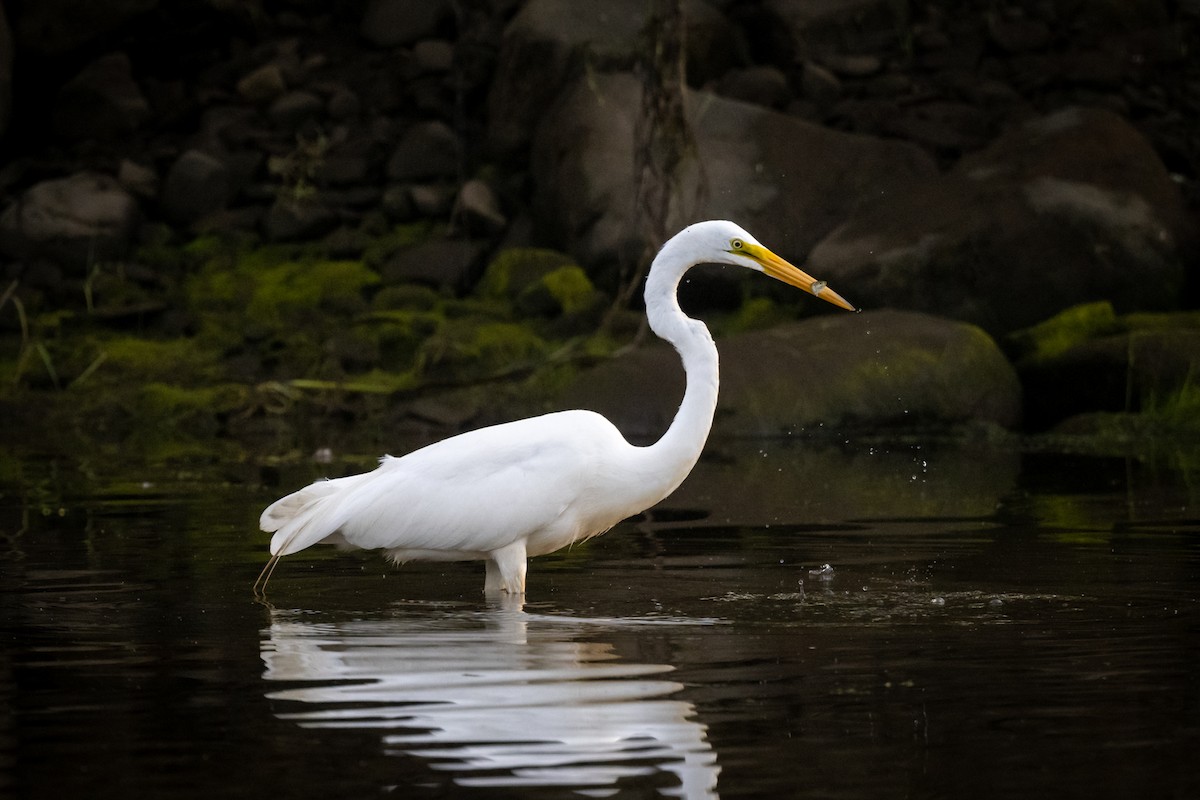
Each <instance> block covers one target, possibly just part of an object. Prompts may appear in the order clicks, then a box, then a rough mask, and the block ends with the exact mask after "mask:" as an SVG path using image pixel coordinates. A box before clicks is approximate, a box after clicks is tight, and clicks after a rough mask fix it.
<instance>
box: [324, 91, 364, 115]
mask: <svg viewBox="0 0 1200 800" xmlns="http://www.w3.org/2000/svg"><path fill="white" fill-rule="evenodd" d="M361 110H362V101H360V100H359V99H358V95H357V94H355V93H354V92H353V91H351V90H350V89H349V88H348V87H345V86H339V87H338V88H337V89H335V90H334V91H333V92H332V93H331V94H330V95H329V103H328V105H327V107H326V111H327V112H328V113H329V116H330V118H331V119H336V120H347V119H353V118H354V117H357V116H358V112H359V111H361Z"/></svg>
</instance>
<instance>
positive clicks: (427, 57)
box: [412, 39, 454, 72]
mask: <svg viewBox="0 0 1200 800" xmlns="http://www.w3.org/2000/svg"><path fill="white" fill-rule="evenodd" d="M412 56H413V67H414V69H416V71H417V72H449V71H450V68H451V67H453V66H454V45H453V44H451V43H450V42H447V41H445V40H444V39H429V40H426V41H423V42H417V43H416V44H415V45H413V49H412Z"/></svg>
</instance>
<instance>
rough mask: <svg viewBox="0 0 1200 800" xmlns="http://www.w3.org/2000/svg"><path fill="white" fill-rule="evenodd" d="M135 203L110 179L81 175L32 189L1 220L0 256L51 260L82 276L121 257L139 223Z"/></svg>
mask: <svg viewBox="0 0 1200 800" xmlns="http://www.w3.org/2000/svg"><path fill="white" fill-rule="evenodd" d="M140 216H141V215H140V210H139V208H138V204H137V201H136V200H135V199H134V198H133V196H132V195H131V194H129V192H127V191H126V190H125V189H124V188H123V187H122V186H121V185H120V184H119V183H118V182H117V181H116V179H114V178H112V177H111V176H108V175H102V174H100V173H95V172H79V173H76V174H74V175H70V176H68V177H66V178H56V179H53V180H48V181H43V182H41V183H38V184H35V185H34V186H32V187H30V188H29V189H28V190H27V191H26V192H25V193H24V194H23V195H22V196H21V198H20V199H19V200H17V201H16V202H14V203H12V204H10V205H9V207H8V208H7V209H5V211H4V214H3V215H2V216H0V252H3V253H4V254H5V255H8V256H10V257H12V258H20V259H35V258H49V259H53V260H57V261H59V262H60V263H62V264H63V265H64V266H66V267H68V268H71V269H74V270H77V271H78V272H79V273H82V272H83V271H84V270H85V269H86V268H87V267H88V266H89V265H90V264H92V263H94V262H95V260H96V259H98V258H113V257H117V256H120V255H123V254H124V253H125V251H126V250H127V249H128V247H129V243H130V239H131V237H132V236H133V233H134V231H135V229H136V228H137V224H138V221H139V219H140Z"/></svg>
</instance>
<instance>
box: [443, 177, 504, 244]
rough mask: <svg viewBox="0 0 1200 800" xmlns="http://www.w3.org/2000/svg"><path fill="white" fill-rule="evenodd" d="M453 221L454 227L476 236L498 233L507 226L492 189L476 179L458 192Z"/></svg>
mask: <svg viewBox="0 0 1200 800" xmlns="http://www.w3.org/2000/svg"><path fill="white" fill-rule="evenodd" d="M453 219H454V224H455V226H456V227H460V228H462V229H463V230H464V231H466V232H467V233H473V234H477V235H486V234H493V233H499V232H500V231H502V230H504V226H505V225H507V224H508V219H507V218H506V217H505V216H504V212H503V211H502V210H501V209H500V201H499V200H498V199H497V198H496V193H495V192H493V191H492V187H490V186H488V185H487V184H486V183H484V182H483V181H481V180H479V179H477V178H474V179H472V180H469V181H467V182H466V183H464V184H463V186H462V188H461V189H459V190H458V197H457V198H456V199H455V201H454V211H453Z"/></svg>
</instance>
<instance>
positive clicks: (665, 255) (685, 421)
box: [255, 221, 853, 594]
mask: <svg viewBox="0 0 1200 800" xmlns="http://www.w3.org/2000/svg"><path fill="white" fill-rule="evenodd" d="M700 263H724V264H733V265H737V266H743V267H747V268H750V269H755V270H758V271H761V272H766V273H767V274H768V275H771V276H772V277H775V278H778V279H780V280H783V281H785V282H787V283H790V284H792V285H795V286H799V287H800V288H803V289H805V290H807V291H810V292H812V293H813V294H815V295H817V296H818V297H820V298H821V299H823V300H828V301H829V302H831V303H834V304H835V305H838V306H840V307H842V308H846V309H849V310H853V307H852V306H851V305H850V304H849V303H847V302H846V301H845V300H843V299H842V298H841V297H840V296H838V295H837V293H836V292H833V291H832V290H829V289H827V288H826V287H825V285H824V283H821V282H818V281H814V280H813V279H812V278H811V277H810V276H808V275H806V274H805V273H804V272H802V271H800V270H799V269H797V268H796V267H794V266H792V265H791V264H788V263H787V262H786V261H784V260H783V259H781V258H779V257H778V256H776V255H774V254H773V253H771V252H770V251H769V250H767V249H766V248H765V247H763V246H762V245H760V244H758V243H757V242H756V241H755V240H754V239H753V238H752V237H751V236H750V235H749V234H747V233H746V232H745V231H743V230H742V229H741V228H739V227H738V226H736V225H734V224H733V223H731V222H724V221H711V222H702V223H698V224H696V225H692V226H690V227H688V228H685V229H684V230H683V231H681V232H680V233H678V234H677V235H676V236H675V237H673V238H672V239H671V240H670V241H668V242H667V244H666V245H664V246H663V248H662V250H661V251H660V252H659V254H658V256H657V257H656V258H655V260H654V263H653V264H652V265H651V268H650V273H649V275H648V277H647V280H646V313H647V316H648V319H649V322H650V327H651V329H652V330H654V332H655V333H656V334H658V335H659V336H661V337H662V338H664V339H666V340H667V341H669V342H671V344H673V345H674V346H675V348H676V350H677V351H678V352H679V354H680V357H681V358H682V360H683V367H684V371H685V372H686V373H687V389H686V391H685V393H684V398H683V402H682V404H681V405H680V408H679V413H678V414H677V415H676V417H675V420H674V421H673V422H672V423H671V426H670V428H669V429H668V430H667V432H666V433H665V434H664V435H663V437H662V438H661V439H660V440H659V441H657V442H656V443H654V444H652V445H649V446H647V447H638V446H634V445H631V444H629V443H628V442H627V441H625V438H624V437H623V436H622V435H621V433H620V432H619V431H618V430H617V429H616V428H615V427H614V426H613V425H612V423H610V422H609V421H608V420H606V419H605V418H604V417H602V416H600V415H599V414H595V413H593V412H590V411H561V412H557V413H553V414H546V415H543V416H540V417H532V418H529V419H523V420H518V421H516V422H508V423H504V424H502V425H495V426H492V427H489V428H482V429H479V430H475V431H470V432H468V433H464V434H461V435H458V436H454V437H451V438H449V439H445V440H443V441H440V442H437V443H435V444H431V445H429V446H428V447H424V448H421V449H420V450H416V451H414V452H412V453H409V454H408V455H406V456H403V457H400V458H393V457H391V456H385V457H384V458H383V459H382V460H381V461H380V464H379V467H377V468H376V469H375V470H374V471H372V472H368V473H364V474H361V475H351V476H349V477H345V478H336V479H333V480H325V481H317V482H316V483H313V484H311V485H309V486H307V487H305V488H304V489H301V490H300V491H298V492H295V493H293V494H290V495H288V496H287V497H284V498H282V499H280V500H278V501H276V502H275V503H273V504H271V505H270V506H269V507H268V508H267V509H266V510H265V511H264V512H263V514H262V518H261V520H260V524H261V526H262V529H263V530H264V531H267V532H271V533H273V534H274V535H273V536H272V537H271V556H272V557H271V560H270V561H269V562H268V563H267V566H266V567H265V568H264V569H263V572H262V574H261V575H260V576H259V580H258V581H257V582H256V584H255V590H256V591H259V590H260V588H265V585H266V580H267V579H269V577H270V573H271V571H272V570H273V569H274V566H275V564H276V563H277V562H278V560H279V559H280V558H281V557H283V556H286V555H290V554H292V553H295V552H298V551H300V550H303V549H305V548H306V547H310V546H311V545H314V544H317V543H319V542H332V543H344V544H348V545H351V546H353V547H359V548H363V549H382V550H384V551H386V552H387V554H388V555H389V556H390V557H392V558H393V559H394V560H396V561H398V562H404V561H460V560H474V559H482V560H485V561H486V562H487V578H486V581H485V584H484V590H485V591H488V592H493V591H502V592H508V593H511V594H523V593H524V591H525V570H526V563H527V558H528V557H529V556H536V555H542V554H545V553H550V552H553V551H555V550H558V549H559V548H561V547H565V546H566V545H569V544H571V543H572V542H576V541H580V540H582V539H586V538H588V537H591V536H595V535H597V534H600V533H603V532H604V531H606V530H608V529H609V528H611V527H612V526H613V525H615V524H616V523H618V522H620V521H621V520H622V519H625V518H626V517H629V516H631V515H633V514H636V513H638V512H640V511H643V510H644V509H646V508H649V507H650V506H652V505H654V504H655V503H657V502H659V501H660V500H662V499H663V498H664V497H666V496H667V495H669V494H670V493H671V492H672V491H674V490H675V488H676V487H677V486H679V484H680V483H682V481H683V479H684V478H685V477H687V474H688V473H689V472H690V471H691V469H692V467H693V466H694V465H695V463H696V460H697V459H698V458H699V456H700V451H701V450H702V448H703V446H704V442H705V440H706V439H707V437H708V431H709V428H710V427H711V426H712V418H713V412H714V410H715V409H716V402H717V383H718V379H717V350H716V347H715V346H714V345H713V342H712V337H711V336H710V335H709V333H708V329H707V328H706V327H705V326H704V324H703V323H701V322H698V321H696V320H693V319H690V318H688V317H687V316H685V315H684V314H683V312H682V311H681V310H680V309H679V304H678V302H677V300H676V289H677V287H678V284H679V280H680V278H681V277H682V276H683V274H684V273H685V272H686V271H687V270H688V269H690V268H691V267H692V266H695V265H696V264H700Z"/></svg>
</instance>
